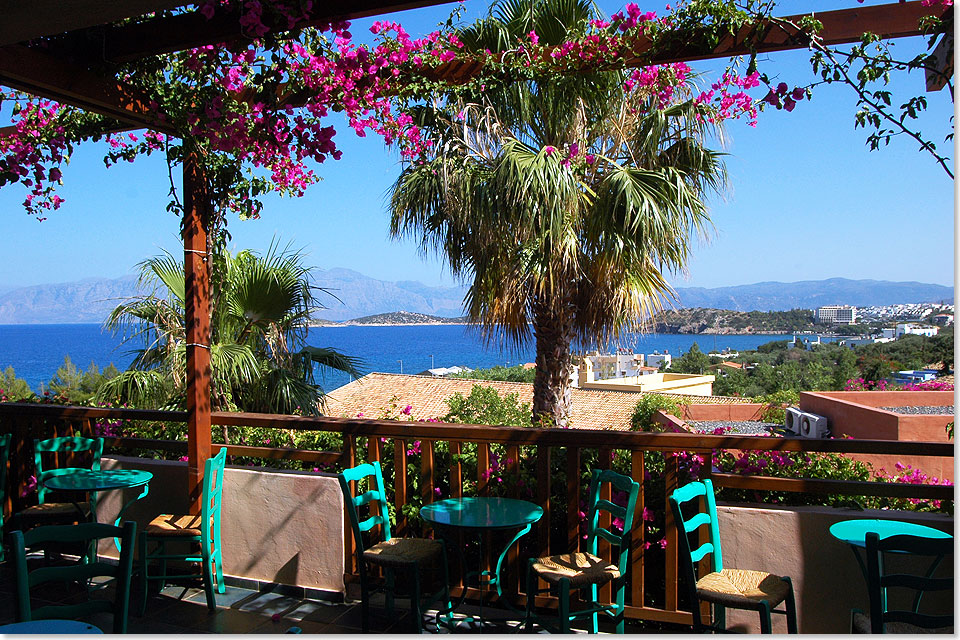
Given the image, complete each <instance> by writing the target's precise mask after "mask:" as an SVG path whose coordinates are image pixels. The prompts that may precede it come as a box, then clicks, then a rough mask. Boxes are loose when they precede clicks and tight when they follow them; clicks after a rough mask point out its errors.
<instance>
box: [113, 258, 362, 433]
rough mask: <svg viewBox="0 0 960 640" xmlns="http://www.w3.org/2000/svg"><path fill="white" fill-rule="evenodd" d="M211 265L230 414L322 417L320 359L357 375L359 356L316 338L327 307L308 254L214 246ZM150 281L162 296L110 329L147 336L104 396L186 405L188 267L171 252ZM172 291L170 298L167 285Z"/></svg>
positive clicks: (117, 313)
mask: <svg viewBox="0 0 960 640" xmlns="http://www.w3.org/2000/svg"><path fill="white" fill-rule="evenodd" d="M213 255H214V259H213V262H212V267H211V294H212V295H211V334H212V344H211V345H210V363H211V374H212V385H211V386H212V397H211V401H212V405H213V407H214V410H220V411H238V410H239V411H259V412H267V413H288V414H290V413H300V414H307V415H315V414H317V413H319V410H320V406H321V405H322V402H323V390H322V389H321V388H320V387H319V386H318V385H316V384H315V383H314V379H313V371H314V366H313V365H314V364H319V365H320V366H322V367H330V368H332V369H336V370H340V371H345V372H347V373H350V374H351V375H354V376H356V367H357V364H358V363H357V361H356V360H355V359H354V358H352V357H349V356H345V355H343V354H341V353H339V352H337V351H336V350H334V349H322V348H317V347H311V346H308V345H307V344H306V333H307V328H308V323H309V320H310V318H311V314H312V313H313V311H315V310H316V308H317V306H316V303H315V301H314V297H313V288H312V287H311V285H310V281H309V274H310V268H308V267H305V266H303V262H302V258H301V256H300V254H298V253H296V252H290V251H288V250H283V251H279V250H278V249H277V247H276V245H272V246H271V247H270V249H269V250H268V251H267V253H266V254H265V255H263V256H261V255H258V254H257V253H255V252H252V251H241V252H239V253H237V254H236V255H232V254H231V253H230V252H229V251H227V250H226V249H224V248H222V247H221V248H219V249H217V250H216V251H214V254H213ZM140 284H141V285H142V286H144V285H145V286H147V287H150V288H152V293H150V294H148V295H144V296H140V297H137V298H134V299H132V300H128V301H126V302H124V303H122V304H120V305H119V306H117V307H116V308H115V309H114V310H113V312H112V313H111V314H110V316H109V318H108V319H107V321H106V323H105V327H106V328H107V329H110V330H111V331H114V332H115V333H117V332H121V331H122V332H124V333H125V335H126V341H128V342H129V341H132V340H142V341H143V343H144V344H145V346H144V348H142V349H139V350H138V351H137V352H136V354H137V356H136V358H135V359H134V361H133V363H132V364H131V365H130V369H129V370H127V371H125V372H123V373H121V374H120V375H119V376H117V377H116V378H114V379H113V380H111V381H110V382H109V383H108V384H107V385H106V386H105V387H104V388H103V389H102V390H101V398H102V399H122V400H127V401H131V402H133V403H135V404H136V405H137V406H140V407H165V408H170V407H181V406H183V404H184V398H185V395H184V392H185V387H186V330H185V325H184V270H183V265H182V263H181V262H180V261H179V260H177V259H176V258H174V257H173V256H171V255H169V254H166V255H163V256H158V257H154V258H150V259H148V260H146V261H144V262H143V263H141V265H140ZM163 290H165V295H162V293H161V292H162V291H163Z"/></svg>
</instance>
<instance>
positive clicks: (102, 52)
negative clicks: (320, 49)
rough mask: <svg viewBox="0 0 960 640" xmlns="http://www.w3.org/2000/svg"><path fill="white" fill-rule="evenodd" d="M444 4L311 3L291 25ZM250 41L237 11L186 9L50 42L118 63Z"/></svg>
mask: <svg viewBox="0 0 960 640" xmlns="http://www.w3.org/2000/svg"><path fill="white" fill-rule="evenodd" d="M450 2H454V0H327V1H326V2H319V1H317V2H314V6H313V9H312V10H311V11H310V13H309V16H308V18H307V19H306V20H305V21H302V22H299V23H297V25H296V29H303V28H307V27H314V26H319V25H323V24H327V23H329V22H336V21H339V20H355V19H357V18H367V17H370V16H374V15H379V14H383V13H393V12H396V11H406V10H408V9H417V8H421V7H429V6H433V5H438V4H446V3H450ZM267 26H270V27H272V28H273V31H274V32H275V33H283V32H284V31H288V28H287V25H286V22H283V23H279V22H278V23H276V24H272V25H270V24H268V25H267ZM251 40H252V38H251V36H250V35H247V33H246V31H245V30H244V28H243V27H242V26H241V25H240V15H239V14H238V13H237V12H232V13H219V14H215V15H214V16H213V17H212V18H210V19H207V18H206V16H204V15H203V14H201V13H198V12H196V11H191V12H188V13H183V14H180V15H176V16H163V17H158V18H154V19H152V20H145V21H143V22H140V23H136V24H129V25H118V26H113V27H109V28H107V29H101V30H97V31H81V32H77V33H71V34H68V35H67V37H66V38H64V39H63V41H62V42H59V43H55V47H56V50H58V51H71V52H78V51H79V52H82V53H83V55H85V56H86V57H90V58H91V59H96V60H102V61H105V62H111V63H120V62H128V61H130V60H136V59H138V58H142V57H145V56H152V55H158V54H164V53H172V52H175V51H183V50H185V49H193V48H196V47H200V46H204V45H208V44H220V43H224V42H244V43H247V42H250V41H251Z"/></svg>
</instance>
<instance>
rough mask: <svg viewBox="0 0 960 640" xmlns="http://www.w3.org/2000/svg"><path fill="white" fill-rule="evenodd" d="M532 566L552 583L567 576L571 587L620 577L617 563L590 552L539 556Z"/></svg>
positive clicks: (539, 574) (538, 573) (605, 581)
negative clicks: (605, 560)
mask: <svg viewBox="0 0 960 640" xmlns="http://www.w3.org/2000/svg"><path fill="white" fill-rule="evenodd" d="M532 568H533V570H534V571H535V572H536V574H537V575H538V576H540V577H541V578H543V579H544V580H546V581H547V582H549V583H551V584H557V583H558V582H560V580H561V579H562V578H566V579H567V580H569V581H570V586H571V587H579V586H583V585H590V584H597V585H600V584H606V583H607V582H610V581H611V580H616V579H617V578H619V577H620V569H619V568H618V567H617V565H615V564H610V563H609V562H604V561H603V560H602V559H600V558H598V557H597V556H595V555H593V554H590V553H564V554H561V555H556V556H549V557H546V558H537V561H536V562H535V563H533V565H532Z"/></svg>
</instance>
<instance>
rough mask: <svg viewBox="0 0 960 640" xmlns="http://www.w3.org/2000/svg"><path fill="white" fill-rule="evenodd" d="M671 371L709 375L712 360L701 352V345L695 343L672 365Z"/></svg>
mask: <svg viewBox="0 0 960 640" xmlns="http://www.w3.org/2000/svg"><path fill="white" fill-rule="evenodd" d="M670 371H673V372H676V373H699V374H704V373H709V372H710V358H709V356H707V354H705V353H704V352H703V351H701V350H700V345H698V344H697V343H696V342H694V343H693V344H692V345H690V349H689V350H688V351H687V352H686V353H685V354H683V355H682V356H680V357H679V358H677V359H676V360H674V361H673V362H672V363H671V364H670Z"/></svg>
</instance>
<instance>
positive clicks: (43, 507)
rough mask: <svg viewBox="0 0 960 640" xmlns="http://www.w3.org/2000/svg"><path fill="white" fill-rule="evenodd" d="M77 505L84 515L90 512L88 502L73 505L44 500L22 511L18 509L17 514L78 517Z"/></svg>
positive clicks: (24, 515) (45, 516)
mask: <svg viewBox="0 0 960 640" xmlns="http://www.w3.org/2000/svg"><path fill="white" fill-rule="evenodd" d="M77 507H79V508H80V510H81V511H82V512H83V516H84V517H86V516H88V515H89V514H90V503H89V502H78V503H77V505H76V506H74V505H73V503H72V502H45V503H43V504H35V505H33V506H31V507H27V508H26V509H24V510H23V511H20V512H19V513H18V515H19V516H20V517H26V518H62V517H65V516H75V517H79V515H80V513H78V512H77Z"/></svg>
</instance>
